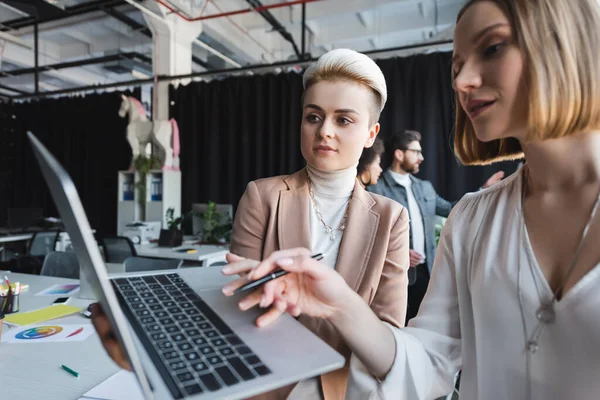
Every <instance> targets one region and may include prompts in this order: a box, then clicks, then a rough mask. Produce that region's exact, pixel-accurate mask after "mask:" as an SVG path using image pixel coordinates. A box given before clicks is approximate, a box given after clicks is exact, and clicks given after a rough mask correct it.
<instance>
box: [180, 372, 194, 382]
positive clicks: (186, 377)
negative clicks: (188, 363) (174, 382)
mask: <svg viewBox="0 0 600 400" xmlns="http://www.w3.org/2000/svg"><path fill="white" fill-rule="evenodd" d="M177 379H179V382H182V383H183V382H187V381H191V380H193V379H194V375H192V374H191V373H190V372H183V373H181V374H177Z"/></svg>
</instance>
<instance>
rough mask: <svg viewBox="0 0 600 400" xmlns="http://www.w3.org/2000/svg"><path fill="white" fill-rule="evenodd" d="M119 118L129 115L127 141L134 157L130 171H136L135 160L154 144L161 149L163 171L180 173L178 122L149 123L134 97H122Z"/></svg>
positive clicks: (140, 105)
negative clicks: (150, 144)
mask: <svg viewBox="0 0 600 400" xmlns="http://www.w3.org/2000/svg"><path fill="white" fill-rule="evenodd" d="M121 99H122V101H121V107H120V108H119V116H120V117H121V118H124V117H125V116H126V115H129V124H128V125H127V141H128V142H129V145H130V146H131V151H132V152H133V157H132V159H131V167H130V170H133V169H135V168H134V165H135V159H136V158H137V157H138V156H139V155H140V152H141V151H143V149H144V148H145V147H146V144H148V143H149V142H152V143H153V144H155V145H156V146H157V147H158V148H159V149H160V153H164V156H163V155H162V154H160V156H159V157H158V158H159V160H160V165H161V168H162V169H163V170H170V171H179V150H180V147H179V127H178V126H177V121H175V119H174V118H171V119H170V120H168V121H149V120H148V117H147V116H146V110H144V106H143V105H142V103H140V101H139V100H138V99H136V98H134V97H127V96H125V95H121Z"/></svg>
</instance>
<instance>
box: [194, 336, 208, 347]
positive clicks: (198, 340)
mask: <svg viewBox="0 0 600 400" xmlns="http://www.w3.org/2000/svg"><path fill="white" fill-rule="evenodd" d="M192 342H194V344H195V345H196V346H200V345H203V344H206V343H207V342H206V339H204V338H203V337H196V338H193V339H192Z"/></svg>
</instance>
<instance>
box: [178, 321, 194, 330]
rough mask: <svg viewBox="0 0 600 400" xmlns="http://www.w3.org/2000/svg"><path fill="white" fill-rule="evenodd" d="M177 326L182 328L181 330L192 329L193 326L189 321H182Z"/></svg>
mask: <svg viewBox="0 0 600 400" xmlns="http://www.w3.org/2000/svg"><path fill="white" fill-rule="evenodd" d="M179 325H180V326H181V327H182V328H183V329H189V328H193V327H194V324H192V323H191V322H190V321H183V322H180V323H179Z"/></svg>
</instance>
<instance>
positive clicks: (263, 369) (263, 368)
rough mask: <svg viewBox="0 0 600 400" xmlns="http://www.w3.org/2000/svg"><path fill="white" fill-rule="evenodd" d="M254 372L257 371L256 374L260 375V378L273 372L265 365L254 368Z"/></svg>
mask: <svg viewBox="0 0 600 400" xmlns="http://www.w3.org/2000/svg"><path fill="white" fill-rule="evenodd" d="M254 370H255V371H256V373H258V374H259V375H260V376H265V375H268V374H270V373H271V370H270V369H269V368H267V367H266V366H265V365H259V366H257V367H254Z"/></svg>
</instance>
